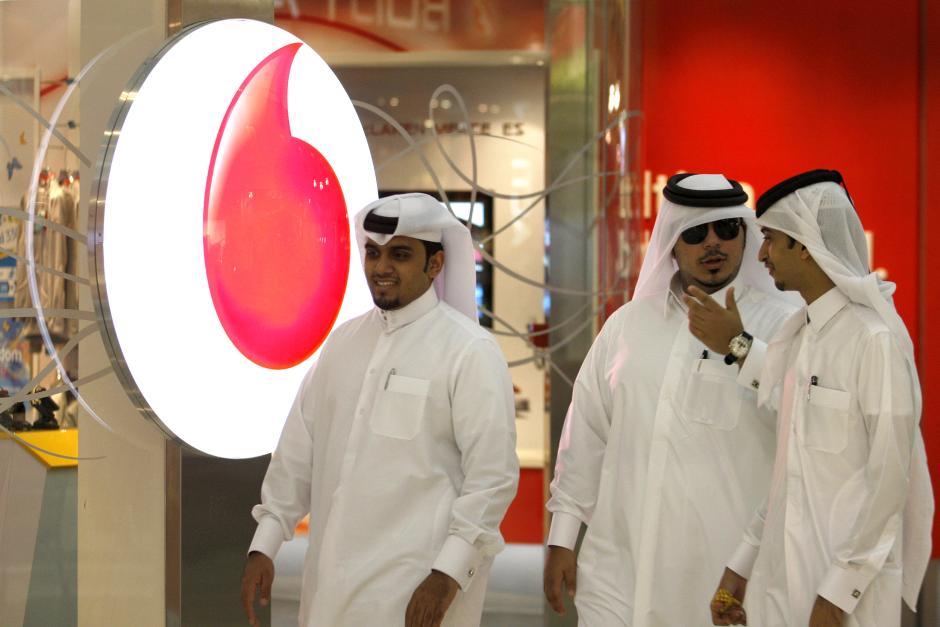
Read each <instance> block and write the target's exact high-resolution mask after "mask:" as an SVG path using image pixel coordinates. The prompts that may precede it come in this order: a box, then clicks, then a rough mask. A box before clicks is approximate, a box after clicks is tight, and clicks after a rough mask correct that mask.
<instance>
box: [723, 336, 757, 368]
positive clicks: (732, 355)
mask: <svg viewBox="0 0 940 627" xmlns="http://www.w3.org/2000/svg"><path fill="white" fill-rule="evenodd" d="M753 341H754V336H753V335H751V334H750V333H748V332H747V331H741V334H740V335H735V336H734V337H733V338H731V341H730V342H728V354H727V355H725V363H726V364H728V365H729V366H730V365H731V364H733V363H734V362H736V361H738V360H740V359H744V358H745V357H747V352H748V351H749V350H751V342H753Z"/></svg>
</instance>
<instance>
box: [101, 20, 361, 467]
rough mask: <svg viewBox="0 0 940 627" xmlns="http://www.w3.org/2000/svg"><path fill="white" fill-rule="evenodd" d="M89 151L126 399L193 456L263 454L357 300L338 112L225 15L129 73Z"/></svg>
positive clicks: (343, 119)
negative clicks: (100, 138) (97, 155)
mask: <svg viewBox="0 0 940 627" xmlns="http://www.w3.org/2000/svg"><path fill="white" fill-rule="evenodd" d="M105 144H106V145H105V148H104V152H103V157H102V164H101V178H100V181H99V182H98V184H97V186H96V187H97V189H96V190H94V191H93V200H94V196H95V195H97V202H96V203H94V206H95V208H96V215H95V259H94V265H95V273H96V275H97V280H98V289H97V294H96V300H97V302H96V309H97V311H98V313H99V316H100V318H101V321H102V323H103V325H104V328H105V332H106V334H105V343H106V346H107V348H108V350H109V351H110V354H111V359H112V363H113V364H114V366H115V369H116V370H117V371H118V373H119V376H120V378H121V380H122V383H123V384H124V387H125V389H126V391H127V392H128V394H129V395H130V396H131V398H132V400H133V401H134V402H135V404H136V405H137V406H138V407H139V408H140V409H141V411H142V412H143V413H144V414H146V415H147V416H148V417H150V418H152V419H153V420H155V421H156V422H157V423H158V424H159V425H160V426H161V427H162V428H163V429H164V430H165V431H166V432H167V433H168V434H170V435H171V436H172V437H174V438H175V439H178V440H180V441H182V442H185V443H187V444H189V445H190V446H192V447H194V448H196V449H199V450H201V451H203V452H205V453H209V454H212V455H216V456H220V457H230V458H242V457H253V456H257V455H261V454H264V453H268V452H270V451H272V450H273V449H274V446H275V445H276V443H277V438H278V436H279V434H280V430H281V427H282V426H283V423H284V419H285V418H286V416H287V413H288V412H289V411H290V407H291V404H292V403H293V400H294V396H295V394H296V392H297V390H298V388H299V386H300V383H301V380H302V378H303V376H304V374H305V373H306V372H307V371H308V370H309V368H310V366H311V364H312V363H313V361H314V360H315V359H316V356H317V352H318V350H319V348H320V347H321V346H322V344H323V342H324V341H325V340H326V338H327V337H328V336H329V333H330V331H331V330H332V329H333V328H334V327H335V326H336V325H338V324H340V323H342V322H344V321H346V320H348V319H350V318H352V317H354V316H356V315H359V314H360V313H362V312H364V311H366V310H367V309H368V308H369V307H370V306H371V304H372V302H371V298H370V296H369V291H368V288H367V286H366V282H365V279H364V277H363V273H362V265H361V261H360V256H359V252H358V251H357V250H356V247H355V235H354V226H353V222H352V217H353V214H354V213H355V211H357V210H358V209H359V208H360V207H362V206H364V205H365V204H367V203H368V202H370V201H371V200H374V199H375V198H376V197H377V193H376V184H375V174H374V170H373V166H372V160H371V156H370V153H369V148H368V145H367V143H366V139H365V136H364V134H363V132H362V127H361V124H360V122H359V119H358V117H357V115H356V113H355V110H354V109H353V106H352V103H351V102H350V101H349V98H348V96H347V95H346V93H345V91H344V90H343V88H342V86H341V85H340V83H339V81H338V80H337V79H336V77H335V76H334V75H333V73H332V72H331V71H330V69H329V68H328V67H327V65H326V64H325V63H324V62H323V60H322V59H320V58H319V57H318V56H317V55H316V53H315V52H314V51H313V50H312V49H311V48H310V47H308V46H306V45H305V44H304V43H303V42H301V41H300V40H298V39H297V38H296V37H294V36H293V35H291V34H290V33H287V32H286V31H283V30H281V29H278V28H276V27H273V26H270V25H268V24H264V23H261V22H254V21H250V20H224V21H219V22H213V23H209V24H205V25H201V26H197V27H194V28H193V29H190V30H188V31H185V32H183V33H181V34H180V35H179V36H177V37H176V38H174V39H173V40H171V41H169V42H168V43H167V45H166V46H165V47H164V49H163V50H161V51H160V52H159V53H158V54H157V55H156V56H155V57H154V58H153V59H151V60H149V61H148V62H147V63H145V64H144V66H143V67H142V68H141V70H140V71H139V72H138V74H137V75H136V76H135V78H134V79H133V80H132V81H131V85H130V86H129V87H128V89H127V90H126V91H125V93H124V94H122V97H121V103H120V105H119V106H118V108H117V110H116V111H115V114H114V117H113V120H112V123H111V125H110V127H109V130H108V131H107V132H106V142H105Z"/></svg>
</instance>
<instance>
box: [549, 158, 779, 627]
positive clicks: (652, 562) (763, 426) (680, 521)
mask: <svg viewBox="0 0 940 627" xmlns="http://www.w3.org/2000/svg"><path fill="white" fill-rule="evenodd" d="M663 195H664V196H665V199H664V201H663V203H662V208H661V209H660V212H659V215H658V216H657V219H656V224H655V226H654V228H653V233H652V236H651V238H650V243H649V247H648V249H647V252H646V256H645V258H644V260H643V266H642V268H641V270H640V275H639V280H638V283H637V287H636V290H635V292H634V295H633V299H632V300H631V302H629V303H627V304H626V305H624V306H623V307H621V308H620V309H619V310H618V311H616V312H615V313H614V314H613V315H612V316H611V317H610V319H609V320H607V322H606V324H605V325H604V328H603V329H602V330H601V332H600V334H599V335H598V337H597V339H596V340H595V342H594V345H593V346H592V347H591V351H590V352H589V353H588V356H587V357H586V359H585V361H584V364H583V365H582V367H581V371H580V373H579V374H578V378H577V381H576V382H575V387H574V394H573V397H572V403H571V408H570V409H569V413H568V417H567V419H566V421H565V428H564V432H563V434H562V438H561V444H560V446H559V452H558V462H557V465H556V468H555V478H554V481H553V483H552V487H551V492H552V498H551V500H550V501H549V503H548V509H549V510H550V511H551V512H552V513H553V519H552V526H551V532H550V534H549V539H548V544H549V550H548V554H547V558H546V565H545V574H544V587H545V594H546V597H547V598H548V600H549V603H550V604H551V605H552V607H553V608H554V609H555V611H558V612H563V611H564V605H563V599H562V597H563V595H564V593H563V591H565V590H566V591H567V594H568V595H571V596H574V603H575V606H576V608H577V610H578V618H579V624H580V625H582V626H586V627H617V626H630V627H676V626H679V625H681V626H683V627H699V626H704V625H709V624H711V616H710V615H709V611H708V602H709V600H710V599H711V593H712V590H713V588H712V586H711V585H709V583H710V581H712V582H713V581H714V578H715V577H716V576H717V574H720V573H721V572H722V569H723V568H724V562H725V560H726V559H727V555H728V552H729V551H731V550H733V549H734V547H735V546H736V545H737V542H738V540H739V539H740V534H741V532H742V530H743V529H744V527H745V525H746V524H747V521H748V520H749V517H750V515H751V512H752V511H753V508H755V507H756V506H757V505H758V503H759V501H760V499H761V498H762V497H763V495H764V494H765V493H766V487H767V484H768V482H769V477H770V468H771V464H772V461H773V450H774V429H773V415H772V414H771V413H770V412H769V411H758V409H757V406H756V402H755V396H756V394H755V392H754V391H752V390H748V389H745V388H743V387H741V386H739V385H737V383H736V375H737V374H738V369H737V368H735V367H732V366H729V365H727V364H726V363H725V359H724V357H725V356H724V353H730V352H731V349H730V348H725V350H723V351H721V352H720V353H718V354H716V352H715V351H710V350H709V349H708V348H707V347H706V346H705V345H704V344H702V342H701V341H699V340H698V339H697V338H696V337H695V336H694V335H693V334H692V333H691V332H690V330H689V325H688V317H687V316H688V313H687V305H686V302H685V298H686V297H687V290H688V289H690V288H693V287H694V288H697V289H700V290H702V291H703V292H704V293H708V294H711V295H712V296H714V297H715V298H717V299H719V300H720V302H725V303H735V305H734V306H735V307H736V308H737V310H739V311H740V312H741V315H742V317H743V318H744V319H745V320H746V321H747V329H748V330H749V331H750V333H752V334H753V335H754V336H755V337H753V338H751V336H748V337H747V338H738V339H739V340H740V341H742V342H745V343H747V342H759V340H758V338H763V339H764V340H767V339H769V338H770V337H771V336H772V335H773V333H774V332H775V330H776V329H777V327H778V326H779V325H780V324H781V323H782V322H783V320H784V319H785V318H787V317H788V316H789V315H790V313H791V312H792V311H793V310H794V309H795V307H793V306H791V305H790V304H788V303H786V302H785V301H783V300H781V299H780V297H779V296H778V295H777V292H776V290H775V289H774V287H773V283H772V282H771V281H770V280H769V277H767V274H766V272H764V270H763V268H761V266H760V264H759V263H758V262H757V248H758V247H759V246H760V233H759V232H758V231H757V229H756V226H755V223H754V213H753V211H751V209H749V208H748V207H746V206H745V205H744V203H745V202H746V201H747V194H746V193H744V191H743V190H742V188H741V186H740V184H738V183H737V182H736V181H731V180H728V179H726V178H725V177H724V176H722V175H718V174H680V175H676V176H674V177H672V178H670V179H669V182H668V184H667V186H666V188H665V190H664V192H663ZM729 337H730V336H729ZM582 523H583V524H586V525H587V531H586V534H585V538H584V541H583V543H582V546H581V549H580V553H579V554H578V555H577V556H576V555H575V553H574V548H575V544H576V541H577V538H578V534H579V531H580V528H581V525H582Z"/></svg>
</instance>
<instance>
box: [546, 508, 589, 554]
mask: <svg viewBox="0 0 940 627" xmlns="http://www.w3.org/2000/svg"><path fill="white" fill-rule="evenodd" d="M580 532H581V519H580V518H578V517H577V516H575V515H573V514H569V513H567V512H555V514H554V515H553V516H552V526H551V529H550V530H549V532H548V541H547V542H546V544H548V546H560V547H562V548H563V549H571V550H572V551H573V550H574V547H575V545H576V544H577V543H578V534H579V533H580Z"/></svg>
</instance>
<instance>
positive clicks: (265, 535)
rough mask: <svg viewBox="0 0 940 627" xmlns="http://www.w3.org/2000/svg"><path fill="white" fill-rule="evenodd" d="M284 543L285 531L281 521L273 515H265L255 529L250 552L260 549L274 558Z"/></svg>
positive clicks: (260, 551) (249, 548)
mask: <svg viewBox="0 0 940 627" xmlns="http://www.w3.org/2000/svg"><path fill="white" fill-rule="evenodd" d="M283 543H284V531H283V530H282V529H281V523H279V522H278V521H277V519H275V518H273V517H270V516H265V517H263V518H262V519H261V520H260V521H259V522H258V528H257V529H255V535H254V537H253V538H252V539H251V546H249V547H248V552H249V553H252V552H254V551H258V552H259V553H264V554H265V555H267V556H268V557H270V558H271V559H272V560H273V559H274V558H275V556H276V555H277V552H278V550H279V549H280V548H281V544H283Z"/></svg>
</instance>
